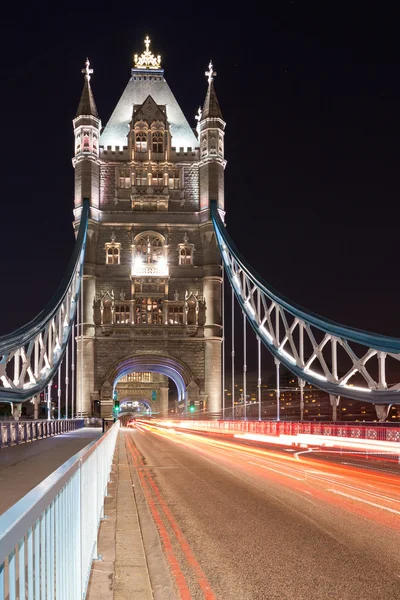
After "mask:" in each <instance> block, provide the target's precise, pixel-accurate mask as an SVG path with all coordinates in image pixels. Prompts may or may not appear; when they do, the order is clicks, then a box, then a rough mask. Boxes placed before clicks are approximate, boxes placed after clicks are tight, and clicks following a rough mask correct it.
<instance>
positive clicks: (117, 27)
mask: <svg viewBox="0 0 400 600" xmlns="http://www.w3.org/2000/svg"><path fill="white" fill-rule="evenodd" d="M306 4H307V6H306ZM357 4H358V3H357ZM372 4H374V5H375V9H370V8H369V5H368V3H366V4H365V3H364V4H363V5H362V7H363V8H362V10H361V9H358V10H356V9H354V12H351V10H349V9H348V8H340V4H338V3H327V6H325V7H323V8H319V9H318V10H319V12H316V11H315V7H313V4H311V3H304V2H297V1H296V0H293V2H283V1H282V2H276V3H273V4H271V5H269V4H268V3H267V4H266V5H265V7H266V9H265V14H263V15H262V14H257V12H256V9H255V6H256V5H254V6H252V5H251V4H248V5H247V6H246V5H241V9H240V12H239V11H238V12H236V13H235V11H234V10H233V9H232V5H225V6H222V7H221V8H220V12H218V11H217V12H215V9H214V8H213V7H209V8H208V9H207V10H206V9H205V8H201V7H200V6H199V5H194V4H193V5H192V6H193V13H192V14H188V13H185V11H180V10H179V8H178V5H176V4H174V5H171V6H169V5H168V4H165V3H164V4H162V5H160V7H159V10H156V9H155V7H156V5H155V4H153V3H152V4H151V11H150V8H149V7H150V4H149V5H148V9H147V10H149V12H151V14H149V15H146V13H145V11H144V10H142V11H141V14H139V16H138V15H137V14H135V7H134V5H133V4H132V3H130V4H127V5H126V7H125V8H124V7H123V6H119V10H114V11H112V10H110V5H108V9H107V11H102V9H101V7H100V8H97V9H96V10H91V8H90V7H91V4H90V3H89V5H88V7H87V8H85V7H83V8H80V9H79V12H78V11H76V12H67V11H65V12H64V13H62V12H60V13H59V14H56V13H51V12H48V11H47V12H45V13H40V12H38V11H36V10H34V9H33V8H32V9H30V11H29V10H26V11H25V12H22V11H21V13H20V12H19V10H18V11H17V9H15V12H13V9H12V8H9V9H8V10H9V11H11V12H9V13H8V14H4V13H3V15H2V25H1V30H0V44H1V53H0V56H1V61H2V65H1V66H2V78H1V79H2V83H1V95H0V98H1V115H2V123H1V134H2V135H1V140H2V142H1V165H2V186H1V217H0V218H1V241H2V244H1V247H2V250H3V253H2V259H1V294H0V333H6V332H9V331H11V330H13V329H14V328H16V327H17V326H20V325H22V324H24V323H25V322H27V321H28V320H30V319H31V318H32V317H34V316H35V315H36V314H37V313H38V312H39V311H40V309H41V308H42V307H43V306H44V304H45V303H46V302H47V301H48V300H49V299H50V298H51V296H52V294H53V293H54V291H55V290H56V288H57V285H58V283H59V282H60V280H61V278H62V275H63V272H64V269H65V268H66V265H67V262H68V259H69V256H70V254H71V250H72V247H73V234H72V227H71V221H72V207H73V182H74V175H73V168H72V164H71V158H72V152H73V131H72V119H73V117H74V115H75V111H76V108H77V105H78V102H79V98H80V94H81V91H82V87H83V76H82V74H81V69H82V68H83V66H84V62H85V59H86V56H88V57H89V59H90V61H91V66H92V67H93V68H94V75H93V77H92V80H91V83H92V89H93V92H94V96H95V100H96V103H97V108H98V110H99V113H100V116H101V119H102V123H103V126H104V125H105V124H106V123H107V120H108V118H109V116H110V114H111V112H112V110H113V109H114V107H115V105H116V103H117V101H118V99H119V97H120V95H121V93H122V91H123V89H124V88H125V86H126V84H127V82H128V79H129V77H130V67H131V61H132V54H133V53H134V52H141V51H142V49H143V39H144V37H145V35H146V34H148V35H149V36H150V38H151V40H152V46H151V49H152V50H153V51H154V53H156V54H161V56H162V65H163V67H164V68H165V77H166V79H167V81H168V83H169V85H170V87H171V89H172V91H173V93H174V94H175V96H176V98H177V100H178V102H179V103H180V105H181V107H182V109H183V111H184V112H185V114H186V116H187V118H188V120H189V122H190V123H191V124H192V126H195V120H194V115H195V114H196V112H197V108H198V106H199V105H200V104H202V103H203V101H204V97H205V93H206V78H205V76H204V72H205V70H206V68H207V65H208V62H209V60H210V58H212V60H213V63H214V67H215V69H216V71H217V73H218V75H217V77H216V80H215V86H216V90H217V95H218V98H219V102H220V105H221V108H222V111H223V115H224V118H225V120H226V123H227V126H226V138H225V139H226V158H227V161H228V164H227V169H226V172H225V174H226V177H225V181H226V209H227V218H226V220H227V225H228V229H229V232H230V234H231V235H232V237H233V239H234V240H235V242H236V244H237V246H238V248H239V249H240V250H241V251H242V253H243V254H244V255H245V257H246V258H247V260H248V261H249V262H250V263H251V264H252V265H253V266H254V267H255V268H256V270H257V271H258V272H259V273H260V274H261V275H262V276H263V277H264V278H265V279H266V280H267V281H268V282H270V283H271V284H272V285H273V286H274V287H275V288H276V289H278V290H279V291H281V292H282V293H284V294H285V295H287V296H288V297H289V298H291V299H292V300H293V301H295V302H297V303H298V304H300V305H303V306H304V307H306V308H309V309H311V310H313V311H315V312H317V313H319V314H322V315H324V316H327V317H330V318H331V319H334V320H337V321H340V322H343V323H345V324H347V325H351V326H354V327H359V328H362V329H369V330H372V331H377V332H379V333H384V334H387V335H394V336H400V319H399V291H400V285H399V269H398V261H399V249H398V248H399V210H398V201H399V187H400V183H399V158H400V150H399V140H400V127H399V63H400V54H399V41H398V32H397V29H398V19H397V16H396V15H394V14H390V13H388V12H385V13H382V12H381V10H379V12H378V9H377V8H376V7H377V6H378V4H377V3H376V2H374V3H371V6H372ZM82 5H83V3H82ZM220 6H221V5H220ZM228 6H230V8H229V10H228V9H227V7H228ZM270 6H273V7H274V9H272V8H269V7H270ZM382 6H383V5H382ZM223 9H225V14H224V10H223ZM57 10H58V11H60V10H61V9H60V8H58V9H57ZM385 10H386V9H385ZM156 15H158V16H156Z"/></svg>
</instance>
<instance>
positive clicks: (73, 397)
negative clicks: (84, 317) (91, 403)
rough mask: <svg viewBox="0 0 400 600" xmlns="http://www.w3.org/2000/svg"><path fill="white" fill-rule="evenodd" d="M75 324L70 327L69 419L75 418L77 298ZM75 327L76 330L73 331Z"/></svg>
mask: <svg viewBox="0 0 400 600" xmlns="http://www.w3.org/2000/svg"><path fill="white" fill-rule="evenodd" d="M75 320H76V324H75V323H74V324H73V327H72V334H73V335H72V351H71V379H72V390H71V391H72V394H71V419H74V418H75V390H76V376H75V373H76V368H75V345H76V338H77V337H78V324H79V300H78V304H77V307H76V314H75ZM75 328H76V332H75Z"/></svg>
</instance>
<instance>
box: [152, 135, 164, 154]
mask: <svg viewBox="0 0 400 600" xmlns="http://www.w3.org/2000/svg"><path fill="white" fill-rule="evenodd" d="M152 142H153V152H158V153H160V152H162V151H163V150H164V144H163V134H162V133H161V132H160V131H155V132H154V133H153V140H152Z"/></svg>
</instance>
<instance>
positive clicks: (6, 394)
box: [0, 198, 89, 403]
mask: <svg viewBox="0 0 400 600" xmlns="http://www.w3.org/2000/svg"><path fill="white" fill-rule="evenodd" d="M88 218H89V200H88V199H86V198H85V199H84V200H83V204H82V212H81V218H80V226H79V232H78V237H77V240H76V243H75V248H74V251H73V254H72V256H71V259H70V262H69V265H68V268H67V271H66V273H65V275H64V278H63V280H62V282H61V284H60V285H59V287H58V290H57V291H56V293H55V295H54V297H53V298H52V300H51V301H50V302H49V303H48V304H47V306H46V307H45V308H44V309H43V310H42V311H41V312H40V313H39V314H38V315H37V316H36V317H35V318H34V319H33V320H32V321H30V322H29V323H27V324H26V325H24V326H23V327H21V328H20V329H17V330H16V331H14V332H13V333H10V334H7V335H4V336H2V337H0V401H5V400H7V401H11V402H17V403H18V402H24V401H26V400H28V399H29V398H32V397H33V396H36V395H37V394H39V393H40V392H41V391H42V390H43V389H44V388H45V387H46V385H48V384H49V383H50V382H51V380H52V379H53V377H54V376H55V375H56V373H57V369H58V367H59V365H60V363H61V361H62V359H63V357H64V353H65V350H66V348H67V344H68V340H69V337H70V334H71V331H72V327H73V323H74V321H75V315H76V306H77V302H78V297H79V291H80V286H81V281H82V273H83V262H84V255H85V246H86V235H87V224H88ZM11 362H13V363H14V377H12V376H11V375H10V370H11V365H10V363H11Z"/></svg>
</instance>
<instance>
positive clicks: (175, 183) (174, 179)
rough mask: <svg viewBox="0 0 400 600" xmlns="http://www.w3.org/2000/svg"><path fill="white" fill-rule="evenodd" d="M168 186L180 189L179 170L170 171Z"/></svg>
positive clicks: (171, 188) (172, 188)
mask: <svg viewBox="0 0 400 600" xmlns="http://www.w3.org/2000/svg"><path fill="white" fill-rule="evenodd" d="M168 187H169V189H170V190H178V189H179V188H180V181H179V171H170V172H169V173H168Z"/></svg>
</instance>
